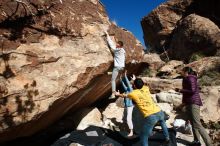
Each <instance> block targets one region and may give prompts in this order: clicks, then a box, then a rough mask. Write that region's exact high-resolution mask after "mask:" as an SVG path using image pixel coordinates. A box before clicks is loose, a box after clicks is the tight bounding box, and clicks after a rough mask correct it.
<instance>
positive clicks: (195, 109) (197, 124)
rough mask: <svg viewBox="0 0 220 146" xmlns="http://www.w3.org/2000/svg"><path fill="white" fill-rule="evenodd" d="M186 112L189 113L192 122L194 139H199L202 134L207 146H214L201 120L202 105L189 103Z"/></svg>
mask: <svg viewBox="0 0 220 146" xmlns="http://www.w3.org/2000/svg"><path fill="white" fill-rule="evenodd" d="M186 113H187V115H189V120H190V122H191V123H192V130H193V135H194V140H196V141H199V139H200V135H201V136H202V139H203V141H204V142H205V144H206V146H212V141H211V138H210V137H209V135H208V133H207V132H206V130H205V128H204V127H203V126H202V123H201V121H200V106H198V105H195V104H192V105H187V106H186Z"/></svg>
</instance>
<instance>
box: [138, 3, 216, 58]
mask: <svg viewBox="0 0 220 146" xmlns="http://www.w3.org/2000/svg"><path fill="white" fill-rule="evenodd" d="M219 6H220V2H219V1H218V0H211V1H209V0H204V1H202V2H200V1H198V0H186V1H181V0H169V1H167V2H165V3H163V4H161V5H160V6H159V7H157V8H156V9H155V10H153V11H152V12H151V13H150V14H149V15H148V16H146V17H144V18H143V19H142V21H141V24H142V28H143V32H144V39H145V43H146V44H148V45H149V47H150V49H151V50H154V51H157V52H159V53H162V52H164V50H168V53H169V57H170V58H171V59H179V60H184V61H185V62H188V61H189V58H191V56H192V55H193V54H194V53H200V54H202V55H204V56H211V55H217V56H219V55H220V53H219V52H220V51H219V50H220V41H219V40H220V30H219V26H220V21H219V20H220V13H219V11H218V9H219Z"/></svg>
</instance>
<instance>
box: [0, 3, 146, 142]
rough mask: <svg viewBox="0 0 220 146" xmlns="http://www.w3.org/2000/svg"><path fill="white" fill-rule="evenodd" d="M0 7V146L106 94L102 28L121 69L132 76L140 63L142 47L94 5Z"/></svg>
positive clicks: (108, 58) (107, 57) (107, 59)
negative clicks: (122, 56)
mask: <svg viewBox="0 0 220 146" xmlns="http://www.w3.org/2000/svg"><path fill="white" fill-rule="evenodd" d="M0 5H1V7H0V10H1V12H2V15H1V16H0V25H1V27H0V32H1V36H0V39H1V46H2V50H3V51H2V52H1V54H0V60H1V61H0V103H1V105H0V111H1V112H0V141H4V140H9V139H14V138H16V137H22V136H28V135H32V134H34V133H36V132H38V131H39V130H42V129H44V128H45V127H47V126H48V125H50V124H52V123H53V122H55V121H56V120H58V119H59V118H61V117H62V116H63V115H65V114H66V113H67V112H68V111H71V112H73V111H76V110H77V109H79V108H81V107H86V106H88V105H90V104H92V103H94V102H95V101H96V100H97V99H100V98H103V97H105V96H104V95H108V94H109V93H110V92H111V86H110V85H111V84H110V81H111V76H109V75H107V74H106V72H107V71H108V70H109V69H111V66H112V64H113V57H112V54H111V52H110V50H109V48H108V46H107V43H106V41H105V36H104V29H105V30H108V31H109V33H112V32H114V34H115V37H116V38H117V39H118V40H122V41H123V42H124V43H125V50H126V58H127V60H126V65H127V67H126V68H127V70H129V71H131V70H132V71H136V72H138V70H139V67H140V66H139V65H138V64H135V65H133V66H132V62H134V61H135V62H136V63H140V62H141V60H142V57H143V47H142V46H141V45H140V43H139V41H137V40H136V38H135V37H134V36H133V35H132V34H131V33H130V32H128V31H126V30H124V29H121V28H118V27H117V26H115V25H113V24H111V22H110V21H109V18H108V16H107V15H106V12H105V10H104V7H103V5H102V4H101V3H100V2H99V1H98V0H89V1H86V0H80V1H72V0H65V1H52V0H51V1H50V0H49V1H26V0H22V1H11V0H4V1H1V2H0ZM134 54H135V55H134Z"/></svg>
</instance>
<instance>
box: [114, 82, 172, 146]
mask: <svg viewBox="0 0 220 146" xmlns="http://www.w3.org/2000/svg"><path fill="white" fill-rule="evenodd" d="M133 86H134V90H133V91H132V92H130V93H129V94H128V95H126V94H120V93H119V92H117V93H116V95H117V96H121V97H126V96H127V97H128V98H130V99H132V101H133V102H134V103H136V105H137V107H138V108H139V110H140V111H141V113H142V114H143V116H144V121H143V126H142V130H141V133H140V140H141V145H142V146H148V137H149V136H150V135H151V133H152V130H153V128H154V126H155V125H156V123H157V122H159V123H160V125H161V127H162V129H163V134H164V136H165V140H166V142H169V133H168V129H167V126H166V123H165V120H164V112H162V111H161V109H160V108H159V107H158V106H157V105H156V104H155V103H154V101H153V99H152V97H151V94H150V91H149V88H148V87H147V86H145V85H144V82H143V81H142V79H140V78H137V79H135V81H134V85H133Z"/></svg>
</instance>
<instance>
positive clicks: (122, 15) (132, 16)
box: [101, 0, 166, 46]
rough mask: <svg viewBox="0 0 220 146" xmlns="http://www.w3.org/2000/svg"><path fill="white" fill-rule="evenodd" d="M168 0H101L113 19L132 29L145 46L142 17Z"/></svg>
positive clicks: (119, 24) (118, 23)
mask: <svg viewBox="0 0 220 146" xmlns="http://www.w3.org/2000/svg"><path fill="white" fill-rule="evenodd" d="M165 1H166V0H101V2H102V3H103V4H104V5H105V9H106V11H107V13H108V16H109V17H110V20H111V21H116V23H117V25H118V26H120V27H123V28H125V29H127V30H129V31H131V32H132V33H133V34H134V35H135V37H136V38H137V39H138V40H139V41H141V43H142V45H143V46H144V40H143V31H142V28H141V23H140V21H141V19H142V18H143V17H144V16H146V15H147V14H149V13H150V12H151V11H152V10H153V9H154V8H156V7H157V6H158V5H160V4H161V3H162V2H165Z"/></svg>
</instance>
